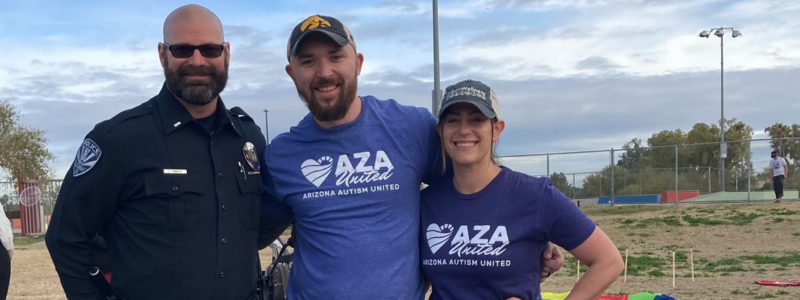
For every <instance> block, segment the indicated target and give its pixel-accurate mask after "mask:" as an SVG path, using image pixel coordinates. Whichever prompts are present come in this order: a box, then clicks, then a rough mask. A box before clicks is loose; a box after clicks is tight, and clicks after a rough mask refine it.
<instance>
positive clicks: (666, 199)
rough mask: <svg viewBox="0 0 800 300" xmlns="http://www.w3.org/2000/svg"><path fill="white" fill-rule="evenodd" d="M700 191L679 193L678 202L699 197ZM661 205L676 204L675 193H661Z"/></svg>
mask: <svg viewBox="0 0 800 300" xmlns="http://www.w3.org/2000/svg"><path fill="white" fill-rule="evenodd" d="M699 196H700V191H698V190H693V191H678V201H683V200H686V199H691V198H694V197H699ZM661 203H675V191H664V192H662V193H661Z"/></svg>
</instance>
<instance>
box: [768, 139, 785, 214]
mask: <svg viewBox="0 0 800 300" xmlns="http://www.w3.org/2000/svg"><path fill="white" fill-rule="evenodd" d="M771 156H772V160H770V161H769V167H770V168H769V169H770V173H772V189H773V190H774V191H775V203H779V202H781V198H783V181H784V180H786V175H788V174H789V168H788V167H787V166H786V160H785V159H783V157H780V156H778V153H777V152H775V151H772V153H771Z"/></svg>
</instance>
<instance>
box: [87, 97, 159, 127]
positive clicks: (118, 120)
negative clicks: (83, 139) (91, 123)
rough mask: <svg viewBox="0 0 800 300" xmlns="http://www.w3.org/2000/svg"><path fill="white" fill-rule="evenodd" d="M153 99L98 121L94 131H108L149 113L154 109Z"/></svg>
mask: <svg viewBox="0 0 800 300" xmlns="http://www.w3.org/2000/svg"><path fill="white" fill-rule="evenodd" d="M152 100H153V99H150V101H147V102H144V103H142V104H140V105H138V106H136V107H133V108H130V109H127V110H123V111H121V112H119V113H118V114H116V115H115V116H113V117H111V118H110V119H108V120H105V121H102V122H100V123H97V125H95V127H94V131H97V132H108V131H110V130H112V129H114V127H117V125H120V124H122V123H125V121H128V120H130V119H133V118H135V117H138V116H142V115H146V114H149V113H150V112H152V111H153V109H154V107H155V106H154V105H153V102H152Z"/></svg>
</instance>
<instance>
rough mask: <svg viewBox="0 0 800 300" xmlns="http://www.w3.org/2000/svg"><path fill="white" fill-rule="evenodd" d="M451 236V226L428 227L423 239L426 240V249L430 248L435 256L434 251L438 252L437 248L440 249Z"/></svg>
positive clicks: (435, 225)
mask: <svg viewBox="0 0 800 300" xmlns="http://www.w3.org/2000/svg"><path fill="white" fill-rule="evenodd" d="M452 234H453V225H450V224H444V225H442V226H439V225H438V224H436V223H432V224H431V225H428V229H427V231H426V232H425V237H426V238H427V239H428V247H430V248H431V252H433V254H436V251H439V248H442V246H443V245H444V243H445V242H447V240H448V239H449V238H450V235H452Z"/></svg>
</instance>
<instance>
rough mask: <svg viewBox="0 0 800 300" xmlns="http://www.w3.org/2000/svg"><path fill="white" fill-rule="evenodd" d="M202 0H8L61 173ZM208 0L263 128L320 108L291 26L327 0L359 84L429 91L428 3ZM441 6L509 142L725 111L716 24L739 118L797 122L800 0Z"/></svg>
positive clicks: (19, 71)
mask: <svg viewBox="0 0 800 300" xmlns="http://www.w3.org/2000/svg"><path fill="white" fill-rule="evenodd" d="M187 3H188V2H179V1H154V0H137V1H124V0H123V1H116V2H111V1H70V2H69V3H66V2H63V1H41V0H32V1H3V2H0V43H2V45H4V49H5V50H6V51H5V52H4V55H3V59H2V60H0V97H3V98H8V99H10V100H11V101H12V102H14V103H15V104H16V105H17V107H18V108H19V109H20V110H21V111H22V118H21V121H22V122H23V123H25V124H28V125H31V126H36V127H38V128H41V129H44V130H45V131H46V132H47V138H48V139H49V142H50V143H49V147H50V149H51V151H52V152H54V153H55V154H56V155H57V156H58V159H57V160H56V161H55V162H54V164H53V168H54V169H55V172H56V175H57V176H58V177H61V176H63V174H64V173H65V172H66V169H67V168H68V167H69V164H70V163H71V161H72V158H73V156H74V153H75V151H76V149H77V148H78V146H79V145H80V142H81V140H82V138H83V136H84V135H85V134H86V132H88V131H89V130H91V129H92V127H93V126H94V124H96V123H98V122H100V121H102V120H105V119H108V118H110V117H112V116H113V115H114V114H116V113H118V112H119V111H121V110H124V109H127V108H129V107H132V106H135V105H137V104H138V103H141V102H143V101H146V100H147V99H149V98H150V97H151V96H152V95H154V94H155V93H157V92H158V89H159V88H160V86H161V84H162V81H163V73H162V70H161V69H160V65H159V62H158V56H157V51H156V49H157V48H156V47H157V43H158V42H159V41H160V40H161V29H162V25H163V21H164V18H165V17H166V16H167V15H168V14H169V12H171V11H172V10H173V9H175V8H177V7H179V6H181V5H183V4H187ZM196 3H198V4H201V5H204V6H206V7H208V8H209V9H211V10H213V11H214V12H216V13H217V14H218V16H219V17H220V19H221V20H222V22H223V24H224V25H225V30H226V39H227V40H228V41H230V43H231V48H232V59H231V69H230V81H229V84H228V87H227V88H226V90H225V91H224V92H223V99H224V100H225V101H226V102H227V103H228V104H229V106H233V105H238V106H241V107H243V108H244V109H245V110H246V111H248V112H249V113H250V114H251V115H253V116H254V117H255V118H256V120H257V121H258V122H259V126H261V127H262V129H263V128H265V120H264V113H263V110H264V109H269V111H270V114H269V135H270V138H273V137H275V135H277V134H279V133H281V132H285V131H287V130H288V129H289V127H290V126H292V125H294V124H296V123H297V122H298V121H299V120H300V119H301V118H302V117H303V116H304V115H305V114H306V113H307V110H306V108H305V106H304V105H303V103H302V102H301V101H300V100H299V99H298V97H297V95H296V92H295V90H294V86H293V85H292V83H291V81H290V79H289V78H288V76H287V75H286V74H285V73H284V70H283V68H284V65H285V64H286V60H285V56H284V55H285V47H286V40H287V39H288V36H289V32H290V30H291V28H292V27H293V26H294V25H295V24H296V23H297V22H299V21H301V20H302V19H303V18H304V17H306V16H308V15H312V14H317V13H319V14H325V15H332V16H335V17H337V18H339V19H341V20H342V21H343V22H344V23H345V24H347V25H348V27H350V29H351V31H352V32H353V35H354V36H355V39H356V43H357V45H358V50H359V51H360V52H362V53H363V54H364V56H365V64H364V70H363V73H362V75H361V76H360V78H359V94H361V95H368V94H369V95H375V96H377V97H379V98H384V99H385V98H394V99H397V100H398V101H400V102H402V103H405V104H409V105H417V106H422V107H427V108H430V106H431V90H432V89H433V67H432V63H433V54H432V50H433V37H432V32H431V26H432V17H431V3H430V2H428V1H355V0H349V1H335V2H334V1H310V0H302V1H225V2H223V1H199V2H196ZM439 13H440V48H441V49H440V56H441V63H442V65H441V68H442V69H441V76H442V77H441V78H442V88H444V87H445V86H446V85H448V84H452V83H454V82H456V81H458V80H462V79H466V78H472V79H477V80H482V81H484V82H486V83H488V84H490V85H491V86H493V87H494V88H495V90H496V92H497V94H498V96H499V100H500V103H501V109H502V111H503V112H504V115H503V117H504V119H506V124H507V125H506V131H505V132H504V133H503V136H502V137H501V142H500V144H499V148H498V152H499V154H501V155H518V154H528V153H545V152H559V151H580V150H597V149H609V148H611V147H615V148H619V147H621V146H622V145H623V144H624V143H625V142H627V141H629V140H630V139H632V138H637V137H638V138H642V139H643V140H646V139H647V138H648V137H649V136H650V135H651V134H653V133H655V132H658V131H660V130H664V129H669V130H674V129H679V128H680V129H683V130H689V129H690V128H691V126H692V125H694V124H695V123H697V122H705V123H715V122H718V120H719V50H720V49H719V39H717V38H715V37H712V38H709V39H701V38H699V37H698V36H697V35H698V33H699V32H700V31H702V30H707V29H709V28H712V27H720V26H725V27H735V28H736V29H738V30H741V31H742V33H743V34H744V36H743V37H742V38H737V39H731V36H730V32H727V33H726V36H725V43H726V47H725V70H726V73H725V79H726V89H725V98H726V103H725V106H726V117H728V118H733V117H735V118H738V119H740V120H743V121H745V122H746V123H748V124H750V125H751V126H753V127H754V129H755V131H756V133H757V134H758V135H757V136H756V137H757V138H758V137H764V135H763V129H764V128H765V127H767V126H769V125H771V124H773V123H776V122H783V123H788V124H791V123H796V122H798V121H797V113H796V112H797V111H798V106H800V101H798V100H800V99H798V95H800V93H799V92H800V85H798V84H797V78H800V37H798V36H797V34H796V30H797V29H798V28H800V19H798V18H797V16H798V15H800V2H798V1H794V0H784V1H781V0H752V1H722V0H684V1H678V0H602V1H601V0H557V1H556V0H465V1H447V0H442V1H439ZM57 118H60V120H56V119H57ZM585 157H594V156H593V155H585ZM570 159H572V158H570ZM604 163H605V162H603V161H602V160H598V159H595V158H592V159H591V161H581V160H580V159H576V160H575V162H574V163H573V165H578V166H584V165H585V167H576V168H575V169H580V170H584V169H585V170H586V171H592V170H595V171H596V170H597V169H598V168H601V167H602V165H603V164H604ZM580 170H579V171H580Z"/></svg>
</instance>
